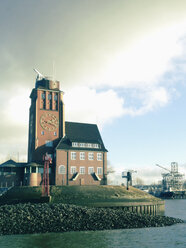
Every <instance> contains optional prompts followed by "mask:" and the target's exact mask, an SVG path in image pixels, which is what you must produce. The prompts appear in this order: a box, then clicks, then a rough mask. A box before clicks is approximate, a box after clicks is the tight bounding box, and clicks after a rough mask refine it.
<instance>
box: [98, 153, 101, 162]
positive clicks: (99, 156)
mask: <svg viewBox="0 0 186 248" xmlns="http://www.w3.org/2000/svg"><path fill="white" fill-rule="evenodd" d="M97 160H98V161H101V160H102V153H97Z"/></svg>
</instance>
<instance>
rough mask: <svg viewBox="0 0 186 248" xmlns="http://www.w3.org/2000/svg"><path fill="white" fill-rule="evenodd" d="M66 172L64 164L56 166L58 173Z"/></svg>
mask: <svg viewBox="0 0 186 248" xmlns="http://www.w3.org/2000/svg"><path fill="white" fill-rule="evenodd" d="M65 173H66V169H65V166H64V165H60V166H59V168H58V174H65Z"/></svg>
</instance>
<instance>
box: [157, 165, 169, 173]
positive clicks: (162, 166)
mask: <svg viewBox="0 0 186 248" xmlns="http://www.w3.org/2000/svg"><path fill="white" fill-rule="evenodd" d="M156 166H158V167H160V168H162V169H164V170H167V171H169V172H171V171H170V170H169V169H167V168H165V167H163V166H161V165H159V164H156Z"/></svg>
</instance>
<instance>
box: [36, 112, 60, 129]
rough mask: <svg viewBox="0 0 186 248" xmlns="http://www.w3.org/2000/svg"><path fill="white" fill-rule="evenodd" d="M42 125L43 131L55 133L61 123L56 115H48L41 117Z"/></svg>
mask: <svg viewBox="0 0 186 248" xmlns="http://www.w3.org/2000/svg"><path fill="white" fill-rule="evenodd" d="M40 124H41V127H42V128H43V129H45V130H48V131H54V130H55V129H56V128H57V127H58V125H59V121H58V118H57V117H56V116H55V115H53V114H50V113H47V114H44V115H42V116H41V118H40Z"/></svg>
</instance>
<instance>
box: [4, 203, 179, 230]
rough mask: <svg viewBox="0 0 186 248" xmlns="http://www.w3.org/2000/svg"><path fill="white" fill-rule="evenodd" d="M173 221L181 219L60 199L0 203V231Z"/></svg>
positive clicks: (158, 224)
mask: <svg viewBox="0 0 186 248" xmlns="http://www.w3.org/2000/svg"><path fill="white" fill-rule="evenodd" d="M177 223H183V221H182V220H180V219H176V218H173V217H167V216H160V215H157V216H153V215H148V214H137V213H132V212H129V211H126V210H123V209H110V208H88V207H82V206H77V205H70V204H62V203H52V204H48V203H40V204H31V203H25V204H15V205H3V206H0V235H14V234H34V233H49V232H55V233H58V232H69V231H99V230H114V229H129V228H145V227H163V226H170V225H173V224H177Z"/></svg>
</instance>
